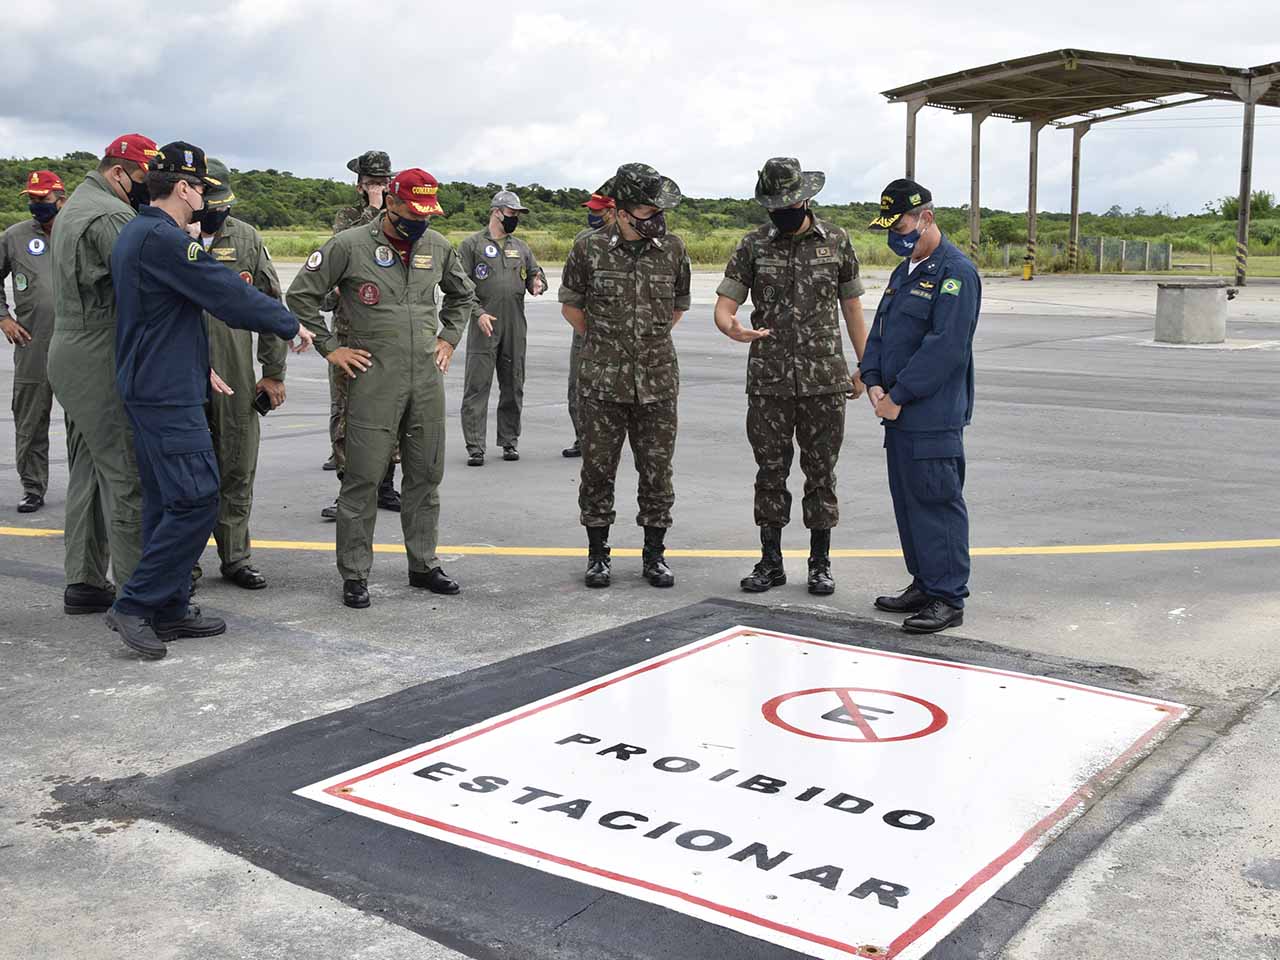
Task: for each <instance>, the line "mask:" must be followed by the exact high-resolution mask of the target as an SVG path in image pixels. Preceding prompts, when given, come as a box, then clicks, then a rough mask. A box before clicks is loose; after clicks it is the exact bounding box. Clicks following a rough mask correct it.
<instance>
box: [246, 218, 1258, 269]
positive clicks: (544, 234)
mask: <svg viewBox="0 0 1280 960" xmlns="http://www.w3.org/2000/svg"><path fill="white" fill-rule="evenodd" d="M263 236H264V237H265V238H266V241H267V246H268V247H269V248H270V249H271V255H272V256H273V257H275V258H276V259H277V260H282V261H286V262H289V261H293V262H297V261H301V260H305V259H306V258H307V255H308V254H310V253H311V251H312V250H315V249H316V248H317V247H319V246H321V245H322V244H324V242H325V241H326V240H328V239H329V234H328V233H326V232H323V231H318V230H265V231H263ZM445 236H446V237H447V238H448V239H449V241H450V242H451V243H452V244H454V245H455V246H457V244H459V243H460V242H461V241H462V240H464V239H466V237H467V236H468V232H467V231H451V232H446V234H445ZM519 236H520V238H521V239H522V240H524V241H526V242H527V243H528V244H529V245H530V246H531V247H532V248H533V252H534V255H535V256H536V257H537V258H538V260H539V261H541V262H542V263H544V264H546V265H547V266H559V265H560V264H562V263H564V260H565V257H567V256H568V254H569V247H570V246H571V245H572V240H573V237H572V236H568V237H566V236H561V235H558V234H555V233H551V232H548V231H538V230H527V231H526V230H522V231H520V234H519ZM741 239H742V231H740V230H736V229H732V230H731V229H721V230H712V231H708V232H706V233H702V234H694V235H687V234H686V235H685V243H686V244H687V246H688V247H689V255H690V257H691V258H692V259H693V263H694V268H695V269H697V270H722V269H724V265H725V263H726V262H728V259H729V256H730V254H732V253H733V250H734V247H735V246H737V244H738V241H739V240H741ZM853 243H854V248H855V249H856V250H857V251H858V259H859V261H860V262H861V263H863V264H866V265H868V266H880V267H890V266H894V265H896V264H897V262H898V258H897V257H896V256H894V254H893V253H892V252H891V251H890V250H889V248H888V246H887V245H886V244H885V243H884V241H883V239H882V238H881V237H880V236H879V235H877V234H871V233H867V234H865V235H858V234H855V235H854V237H853ZM1210 259H1211V258H1210V255H1209V254H1208V253H1199V252H1195V251H1182V250H1178V249H1176V248H1175V250H1174V254H1173V263H1174V268H1175V269H1173V270H1171V271H1169V275H1170V276H1177V275H1182V276H1187V275H1196V274H1212V275H1216V276H1223V277H1229V276H1233V275H1234V274H1235V260H1234V259H1233V258H1232V257H1231V256H1230V255H1229V254H1224V253H1215V254H1213V256H1212V269H1211V268H1210ZM978 261H979V266H981V267H982V268H983V270H984V271H989V272H1004V262H1003V250H1002V248H1001V247H997V246H994V245H993V246H990V247H987V248H985V249H984V250H983V251H982V252H981V253H980V255H979V257H978ZM1065 267H1066V265H1065V263H1060V262H1057V261H1054V260H1051V261H1049V262H1047V263H1046V262H1042V263H1041V264H1040V265H1039V269H1040V272H1042V273H1052V272H1058V271H1062V270H1065ZM1021 271H1022V266H1021V263H1020V262H1018V261H1017V260H1016V258H1015V260H1014V262H1013V263H1011V265H1010V268H1009V273H1010V274H1020V273H1021ZM1083 272H1092V270H1090V269H1087V268H1086V270H1085V271H1083ZM1249 275H1250V276H1254V277H1280V256H1263V255H1254V256H1252V257H1250V258H1249Z"/></svg>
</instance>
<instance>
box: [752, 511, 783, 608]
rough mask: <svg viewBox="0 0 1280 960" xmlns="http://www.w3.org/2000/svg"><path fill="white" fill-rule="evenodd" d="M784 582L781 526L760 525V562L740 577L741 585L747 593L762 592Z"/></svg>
mask: <svg viewBox="0 0 1280 960" xmlns="http://www.w3.org/2000/svg"><path fill="white" fill-rule="evenodd" d="M786 582H787V571H786V570H784V569H783V568H782V528H781V527H761V528H760V562H759V563H757V564H756V565H755V568H754V569H753V570H752V571H751V573H750V574H749V575H747V576H745V577H743V578H742V583H741V587H742V589H743V590H745V591H747V593H764V592H765V591H766V590H768V589H769V588H770V587H780V586H782V585H783V584H784V583H786Z"/></svg>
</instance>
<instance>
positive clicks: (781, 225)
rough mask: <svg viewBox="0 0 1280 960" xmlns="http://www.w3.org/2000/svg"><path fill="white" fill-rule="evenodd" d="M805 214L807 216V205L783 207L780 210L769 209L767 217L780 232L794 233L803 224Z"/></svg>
mask: <svg viewBox="0 0 1280 960" xmlns="http://www.w3.org/2000/svg"><path fill="white" fill-rule="evenodd" d="M807 216H809V208H808V207H783V208H782V209H781V210H770V211H769V219H770V220H772V221H773V225H774V226H775V227H776V228H777V230H778V232H779V233H782V234H792V233H795V232H796V231H797V230H799V229H800V228H801V227H803V226H804V221H805V218H806V217H807Z"/></svg>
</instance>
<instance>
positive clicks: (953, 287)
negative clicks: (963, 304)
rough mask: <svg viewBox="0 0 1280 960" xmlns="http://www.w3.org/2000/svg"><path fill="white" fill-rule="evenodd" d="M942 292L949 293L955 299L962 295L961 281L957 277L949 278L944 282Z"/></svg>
mask: <svg viewBox="0 0 1280 960" xmlns="http://www.w3.org/2000/svg"><path fill="white" fill-rule="evenodd" d="M942 292H943V293H949V294H951V296H953V297H958V296H959V295H960V281H959V280H957V279H956V278H955V277H947V279H945V280H943V281H942Z"/></svg>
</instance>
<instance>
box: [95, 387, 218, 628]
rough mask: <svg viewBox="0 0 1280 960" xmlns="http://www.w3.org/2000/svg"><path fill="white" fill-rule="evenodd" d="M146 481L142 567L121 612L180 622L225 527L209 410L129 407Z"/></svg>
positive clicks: (124, 596)
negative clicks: (213, 537)
mask: <svg viewBox="0 0 1280 960" xmlns="http://www.w3.org/2000/svg"><path fill="white" fill-rule="evenodd" d="M125 412H126V413H128V415H129V421H130V422H131V423H132V424H133V449H134V453H135V455H136V457H137V460H138V474H139V477H140V478H141V480H142V559H141V560H140V561H139V562H138V566H137V569H135V570H134V571H133V576H132V577H130V578H129V582H128V583H126V584H125V585H124V588H123V589H122V590H121V591H120V596H119V597H118V598H117V599H116V604H115V607H116V610H117V611H119V612H120V613H124V614H128V615H130V616H135V617H147V618H150V619H152V620H160V621H173V620H181V619H182V618H183V617H185V616H186V615H187V604H188V602H189V601H190V599H191V568H192V567H193V566H195V564H196V561H197V560H199V559H200V554H201V553H203V552H204V548H205V545H206V544H207V543H208V542H209V534H210V533H212V532H213V526H214V524H215V523H216V522H217V520H218V461H217V459H216V458H215V457H214V453H213V437H212V435H211V434H210V433H209V421H208V419H207V418H206V416H205V411H204V407H202V406H200V407H195V406H182V407H146V406H133V405H129V404H126V405H125Z"/></svg>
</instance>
